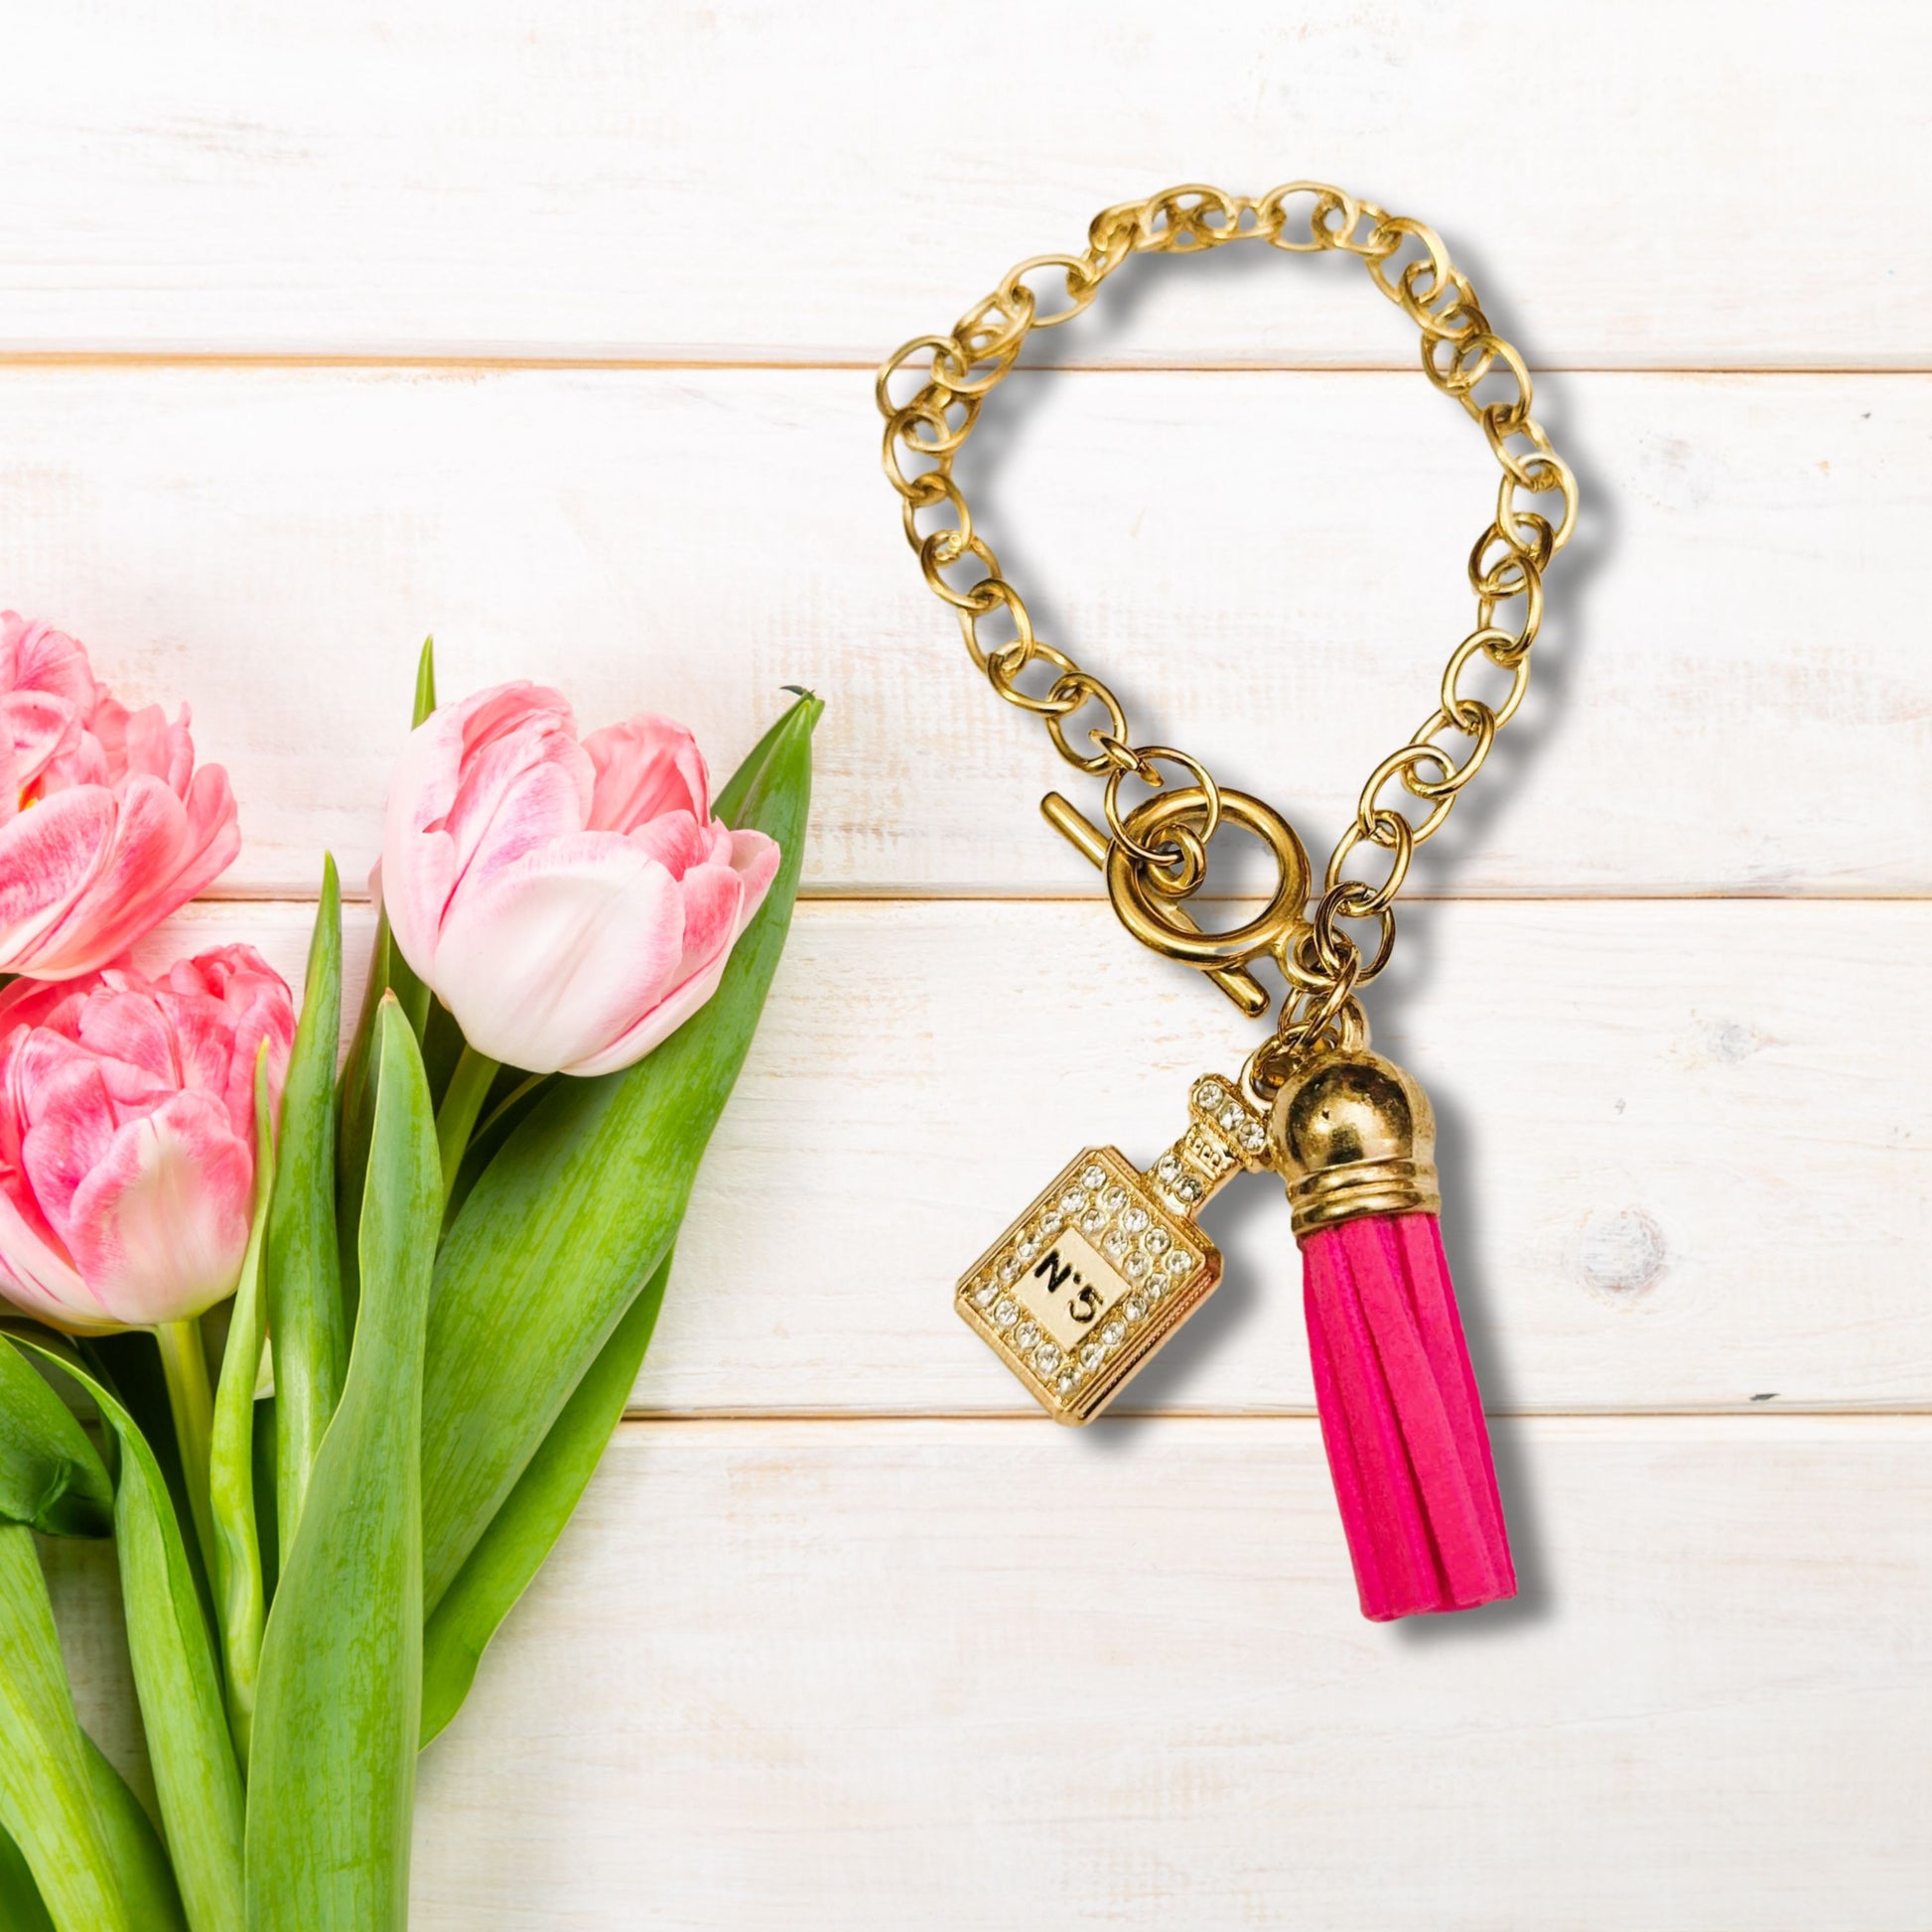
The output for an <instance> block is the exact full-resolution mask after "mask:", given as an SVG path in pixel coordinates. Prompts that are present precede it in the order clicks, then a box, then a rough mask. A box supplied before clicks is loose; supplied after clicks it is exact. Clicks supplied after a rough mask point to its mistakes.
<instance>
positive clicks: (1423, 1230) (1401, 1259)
mask: <svg viewBox="0 0 1932 1932" xmlns="http://www.w3.org/2000/svg"><path fill="white" fill-rule="evenodd" d="M1302 1254H1303V1282H1304V1297H1305V1300H1306V1303H1307V1307H1308V1319H1309V1346H1310V1349H1311V1352H1312V1354H1313V1358H1314V1393H1315V1400H1316V1403H1317V1405H1318V1406H1319V1408H1320V1411H1321V1436H1322V1440H1323V1442H1324V1443H1325V1444H1326V1445H1327V1449H1328V1467H1329V1469H1330V1470H1331V1471H1332V1473H1333V1475H1334V1480H1335V1494H1336V1496H1337V1497H1338V1498H1339V1499H1340V1503H1341V1519H1342V1523H1343V1526H1344V1527H1345V1528H1346V1530H1347V1532H1348V1551H1349V1555H1350V1556H1351V1557H1352V1558H1353V1559H1354V1564H1355V1583H1356V1586H1357V1587H1358V1588H1359V1589H1360V1591H1361V1598H1362V1614H1363V1615H1364V1616H1370V1617H1374V1618H1375V1619H1376V1620H1377V1621H1378V1622H1385V1621H1387V1620H1389V1619H1390V1618H1393V1617H1399V1616H1415V1615H1417V1614H1418V1613H1420V1612H1423V1611H1429V1610H1466V1609H1470V1608H1473V1607H1474V1606H1475V1605H1476V1604H1478V1603H1493V1602H1494V1601H1496V1600H1497V1598H1499V1597H1504V1596H1514V1595H1515V1594H1516V1571H1515V1567H1514V1565H1513V1564H1512V1563H1511V1562H1510V1558H1509V1534H1508V1532H1507V1531H1506V1530H1505V1529H1504V1527H1503V1512H1502V1502H1501V1499H1500V1498H1499V1497H1498V1495H1497V1493H1496V1471H1495V1466H1494V1464H1493V1463H1492V1461H1491V1460H1490V1455H1489V1431H1488V1427H1487V1425H1486V1424H1485V1423H1484V1421H1483V1417H1482V1399H1481V1397H1480V1396H1479V1395H1478V1394H1477V1392H1476V1379H1475V1373H1474V1371H1473V1370H1472V1369H1471V1368H1470V1366H1469V1350H1468V1347H1467V1345H1466V1344H1465V1343H1464V1341H1463V1339H1462V1323H1461V1321H1460V1319H1459V1318H1458V1317H1457V1315H1456V1311H1455V1292H1454V1290H1453V1289H1452V1288H1451V1287H1450V1285H1449V1263H1448V1260H1447V1259H1446V1258H1445V1256H1444V1254H1443V1238H1442V1235H1441V1233H1440V1232H1439V1231H1438V1228H1437V1225H1436V1216H1435V1215H1434V1214H1422V1213H1414V1214H1398V1215H1393V1216H1391V1215H1364V1216H1362V1217H1360V1218H1359V1219H1356V1220H1351V1221H1344V1222H1342V1223H1341V1224H1340V1225H1339V1226H1337V1227H1326V1228H1320V1229H1317V1230H1315V1231H1314V1232H1313V1233H1311V1234H1310V1235H1308V1236H1307V1237H1306V1238H1305V1239H1304V1241H1303V1244H1302Z"/></svg>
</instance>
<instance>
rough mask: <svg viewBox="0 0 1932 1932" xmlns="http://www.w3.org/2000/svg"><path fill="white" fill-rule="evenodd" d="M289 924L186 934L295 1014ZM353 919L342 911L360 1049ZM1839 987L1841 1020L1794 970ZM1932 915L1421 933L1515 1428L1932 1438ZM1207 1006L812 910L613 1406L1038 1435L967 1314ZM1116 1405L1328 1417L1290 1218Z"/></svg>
mask: <svg viewBox="0 0 1932 1932" xmlns="http://www.w3.org/2000/svg"><path fill="white" fill-rule="evenodd" d="M310 916H311V914H310V910H309V908H308V907H306V906H301V905H278V906H256V905H247V906H244V905H214V906H206V907H202V908H198V910H197V911H196V912H195V913H194V914H193V915H192V916H191V917H189V918H188V919H186V920H183V921H178V922H177V923H176V924H175V925H174V926H173V927H172V928H170V930H169V931H168V932H167V933H166V934H164V935H163V937H162V938H161V939H160V940H159V941H157V942H156V943H155V945H154V946H153V948H152V949H151V950H152V955H153V956H160V955H162V954H165V953H167V952H169V951H171V950H172V949H174V948H176V947H177V946H179V947H182V948H191V947H197V946H201V945H204V944H207V943H209V941H210V940H211V938H212V937H213V936H215V935H220V936H243V935H245V936H247V937H249V938H251V939H252V940H254V941H255V942H256V943H258V944H260V945H261V946H262V948H263V950H264V951H265V952H266V953H267V954H268V955H269V956H270V958H271V959H272V960H273V961H274V962H275V963H276V964H277V965H278V966H279V967H280V968H281V970H282V971H283V972H284V973H287V974H289V975H290V976H291V977H293V976H294V974H295V972H296V969H297V967H298V966H299V963H300V960H301V957H302V952H303V947H304V946H305V944H306V940H307V931H308V923H309V919H310ZM367 930H368V917H367V913H366V910H365V909H364V908H355V909H353V910H352V911H351V914H350V921H349V932H348V940H347V952H348V958H349V961H350V968H349V977H350V980H351V985H350V988H349V989H348V998H347V999H346V1000H345V1012H346V1013H347V1014H349V1015H352V1014H353V1012H354V1011H355V1003H356V1000H357V998H358V997H359V981H360V976H361V973H362V971H363V963H364V957H365V954H366V950H367ZM1835 950H1836V951H1837V953H1838V954H1839V956H1842V957H1850V958H1856V959H1857V960H1858V961H1859V962H1860V972H1861V978H1860V991H1859V998H1858V999H1857V1001H1856V1002H1847V1001H1842V1000H1836V999H1828V998H1821V997H1820V989H1819V986H1818V984H1817V982H1816V980H1815V979H1814V978H1813V977H1812V976H1811V973H1810V971H1809V969H1808V966H1807V962H1810V961H1813V960H1816V959H1818V958H1820V957H1822V956H1826V955H1828V954H1830V953H1832V952H1834V951H1835ZM1928 950H1932V906H1919V905H1911V906H1905V905H1896V904H1885V905H1863V906H1860V905H1849V904H1835V905H1827V904H1805V903H1795V902H1778V901H1747V900H1738V901H1729V902H1725V901H1695V902H1689V903H1671V902H1653V903H1641V902H1637V903H1625V904H1587V903H1571V904H1529V905H1515V904H1494V903H1492V904H1482V905H1453V906H1450V905H1435V906H1428V907H1423V908H1418V910H1417V911H1416V912H1415V914H1414V915H1413V917H1412V919H1411V921H1410V928H1409V932H1408V949H1407V953H1406V958H1405V960H1404V962H1403V964H1402V965H1401V966H1399V967H1398V968H1397V969H1395V970H1394V971H1392V973H1391V975H1390V978H1389V983H1388V985H1387V989H1386V993H1385V994H1384V995H1383V996H1382V997H1380V998H1378V1000H1377V1001H1376V1003H1375V1010H1376V1012H1377V1014H1378V1016H1384V1017H1385V1021H1384V1025H1383V1027H1382V1031H1381V1032H1380V1033H1379V1034H1378V1039H1379V1040H1380V1041H1381V1042H1382V1043H1383V1044H1384V1045H1385V1046H1387V1048H1388V1049H1389V1050H1390V1051H1392V1052H1394V1053H1396V1054H1397V1055H1398V1056H1400V1057H1402V1058H1404V1059H1405V1060H1406V1061H1407V1062H1408V1063H1409V1064H1411V1065H1412V1066H1414V1067H1415V1069H1416V1070H1417V1071H1418V1072H1419V1073H1420V1074H1421V1075H1422V1076H1423V1078H1424V1079H1425V1080H1426V1081H1427V1083H1428V1085H1429V1088H1430V1091H1431V1093H1432V1096H1433V1098H1434V1100H1435V1103H1436V1107H1437V1111H1438V1115H1439V1118H1440V1122H1441V1127H1442V1137H1443V1149H1442V1161H1443V1171H1444V1182H1445V1190H1446V1198H1447V1207H1446V1213H1445V1222H1446V1232H1447V1239H1448V1241H1449V1251H1450V1258H1451V1261H1452V1263H1453V1265H1454V1267H1455V1269H1456V1274H1457V1286H1458V1292H1459V1294H1460V1296H1461V1299H1462V1303H1463V1309H1464V1313H1465V1316H1466V1319H1467V1322H1468V1326H1469V1329H1470V1332H1471V1341H1472V1346H1473V1348H1474V1351H1475V1354H1476V1358H1477V1362H1478V1366H1479V1368H1480V1370H1481V1373H1482V1379H1483V1385H1484V1389H1485V1393H1486V1395H1487V1397H1488V1400H1489V1402H1490V1404H1491V1405H1492V1406H1493V1407H1495V1408H1498V1409H1506V1410H1528V1411H1551V1410H1555V1411H1578V1410H1590V1411H1616V1410H1623V1411H1644V1410H1659V1409H1728V1410H1740V1409H1750V1408H1755V1407H1763V1406H1766V1405H1767V1404H1769V1405H1776V1406H1778V1407H1785V1408H1789V1407H1798V1408H1824V1409H1830V1408H1847V1407H1850V1408H1916V1407H1922V1406H1926V1405H1932V1306H1929V1305H1928V1303H1927V1299H1926V1294H1925V1270H1924V1256H1925V1255H1926V1253H1927V1252H1932V1188H1929V1187H1928V1184H1927V1183H1928V1177H1932V1168H1929V1167H1928V1164H1929V1163H1932V1040H1929V1039H1928V1035H1927V1033H1926V1030H1925V1028H1924V1026H1923V1024H1922V1022H1921V1017H1920V1007H1921V1004H1922V986H1923V980H1924V970H1925V969H1924V962H1925V959H1926V957H1927V954H1928ZM1242 1043H1243V1042H1242V1035H1241V1033H1240V1031H1239V1030H1238V1028H1237V1025H1236V1024H1235V1022H1234V1020H1233V1016H1232V1015H1231V1013H1229V1012H1227V1011H1225V1010H1224V1007H1223V1003H1222V1002H1221V1000H1220V998H1219V996H1218V995H1217V994H1215V993H1214V992H1213V991H1212V990H1211V989H1210V988H1208V987H1206V986H1205V985H1202V984H1195V983H1192V982H1181V983H1178V984H1176V975H1175V973H1174V970H1173V968H1170V967H1167V966H1165V965H1164V964H1163V963H1162V962H1160V961H1158V960H1156V959H1155V958H1154V957H1153V956H1152V955H1143V954H1141V953H1139V952H1138V951H1137V950H1136V949H1135V948H1133V947H1130V946H1127V945H1125V944H1124V943H1123V942H1122V940H1121V937H1120V934H1119V932H1118V930H1117V928H1116V927H1115V926H1114V924H1113V921H1112V918H1111V915H1110V914H1109V912H1108V911H1107V910H1106V908H1104V907H1102V906H1098V905H1084V904H1077V903H1066V904H1024V903H1023V904H984V903H972V902H949V903H939V904H920V903H916V902H915V903H899V904H883V903H872V902H866V901H850V902H843V903H830V904H827V903H813V904H807V905H805V906H803V907H801V909H800V911H799V915H798V918H797V920H796V922H795V923H794V925H793V928H792V938H791V943H790V949H789V951H788V953H787V955H786V958H785V962H784V965H783V967H782V968H781V970H780V972H779V976H778V980H777V984H776V987H775V989H774V991H773V993H772V997H771V1001H770V1004H769V1006H768V1007H767V1009H766V1012H765V1018H764V1021H763V1024H762V1027H761V1028H760V1031H759V1036H758V1040H757V1042H756V1044H755V1046H754V1048H753V1052H752V1056H751V1059H750V1061H749V1063H748V1065H747V1069H746V1072H745V1076H744V1078H743V1080H742V1081H741V1082H740V1085H739V1088H738V1090H737V1092H736V1094H735V1095H734V1096H733V1099H732V1101H731V1104H730V1106H729V1107H728V1109H727V1111H726V1113H725V1117H724V1120H723V1123H722V1124H721V1126H720V1128H719V1131H718V1134H717V1137H716V1139H715V1140H714V1142H713V1145H712V1148H711V1151H710V1153H709V1154H708V1156H707V1158H706V1161H705V1165H704V1168H703V1170H702V1171H701V1173H700V1175H699V1180H698V1185H697V1190H696V1193H695V1195H694V1197H693V1200H692V1205H691V1211H690V1216H689V1219H688V1221H687V1224H686V1228H685V1232H684V1235H683V1237H682V1239H681V1241H680V1244H679V1251H678V1261H677V1268H676V1272H675V1274H674V1276H673V1279H672V1283H671V1288H670V1292H669V1295H668V1296H667V1298H666V1302H665V1307H664V1312H663V1315H662V1317H661V1320H660V1322H659V1326H658V1330H657V1334H656V1338H655V1339H654V1341H653V1342H652V1345H651V1352H650V1354H649V1356H648V1358H647V1359H646V1362H645V1366H644V1372H643V1375H642V1378H641V1380H640V1382H639V1384H638V1390H637V1397H636V1400H637V1402H638V1404H639V1405H640V1406H641V1407H643V1408H645V1409H648V1410H652V1411H661V1412H671V1413H675V1414H689V1413H694V1412H695V1413H717V1412H725V1413H731V1414H744V1413H749V1412H779V1413H782V1412H790V1413H799V1412H804V1413H828V1414H847V1415H851V1414H868V1413H897V1414H906V1413H912V1414H919V1413H930V1412H943V1413H948V1414H951V1413H971V1412H1007V1413H1014V1412H1017V1411H1020V1410H1022V1409H1029V1410H1030V1407H1031V1405H1030V1402H1029V1399H1028V1398H1027V1397H1026V1396H1025V1395H1024V1394H1023V1393H1022V1392H1021V1390H1020V1388H1019V1385H1018V1384H1017V1383H1015V1382H1013V1381H1012V1379H1011V1378H1010V1377H1009V1376H1008V1375H1007V1373H1006V1371H1005V1370H1004V1369H1003V1368H1001V1367H1000V1366H999V1364H998V1363H997V1362H996V1361H995V1360H994V1359H993V1357H992V1356H991V1355H990V1354H989V1353H988V1351H987V1350H986V1349H985V1347H984V1346H983V1345H982V1344H981V1343H980V1342H978V1341H977V1340H975V1339H974V1338H973V1336H972V1335H971V1334H970V1333H969V1332H968V1331H967V1330H966V1328H965V1327H964V1326H963V1325H962V1324H961V1323H960V1322H959V1320H958V1318H957V1317H956V1315H955V1314H954V1313H953V1311H952V1307H951V1287H952V1283H953V1281H954V1279H955V1278H956V1277H957V1275H958V1274H959V1272H960V1271H961V1270H962V1269H964V1268H965V1267H967V1266H968V1265H970V1263H971V1262H972V1260H973V1258H974V1257H975V1256H976V1255H978V1254H979V1253H981V1252H982V1251H983V1250H984V1249H985V1247H986V1246H987V1245H988V1243H990V1242H991V1241H992V1240H993V1239H994V1238H995V1237H996V1236H997V1235H998V1234H999V1232H1000V1231H1001V1229H1002V1228H1003V1227H1004V1226H1005V1225H1006V1224H1007V1222H1008V1221H1009V1220H1011V1218H1012V1217H1013V1216H1014V1215H1015V1214H1017V1213H1018V1212H1019V1211H1020V1210H1021V1208H1023V1207H1024V1206H1025V1205H1026V1203H1027V1202H1028V1201H1029V1200H1031V1199H1032V1198H1033V1197H1034V1195H1035V1193H1036V1192H1037V1191H1038V1189H1039V1188H1040V1187H1041V1186H1042V1185H1043V1184H1044V1183H1045V1182H1046V1180H1048V1179H1049V1178H1050V1177H1051V1176H1052V1175H1053V1174H1054V1173H1056V1172H1057V1171H1058V1170H1059V1168H1060V1167H1061V1166H1062V1165H1063V1164H1064V1163H1065V1162H1066V1161H1068V1160H1070V1159H1071V1158H1072V1157H1073V1156H1074V1155H1075V1154H1076V1153H1077V1152H1078V1151H1079V1150H1080V1148H1081V1147H1083V1146H1088V1145H1095V1144H1107V1143H1112V1144H1116V1145H1118V1146H1119V1147H1120V1148H1121V1149H1122V1150H1123V1151H1124V1152H1126V1153H1127V1154H1128V1155H1129V1156H1130V1157H1135V1158H1140V1159H1144V1160H1151V1159H1152V1158H1153V1157H1154V1156H1155V1155H1156V1154H1158V1153H1159V1152H1160V1151H1161V1149H1163V1148H1164V1147H1166V1146H1167V1145H1168V1143H1169V1142H1170V1141H1171V1140H1172V1139H1173V1135H1174V1134H1175V1132H1177V1131H1178V1127H1179V1125H1180V1123H1181V1121H1182V1120H1183V1118H1184V1097H1185V1093H1186V1088H1187V1084H1188V1082H1189V1081H1190V1080H1191V1079H1192V1077H1193V1076H1194V1075H1195V1074H1196V1073H1199V1072H1201V1071H1203V1070H1205V1069H1206V1068H1208V1067H1211V1066H1220V1067H1221V1068H1222V1069H1223V1070H1232V1068H1233V1064H1234V1059H1233V1056H1234V1055H1235V1053H1237V1052H1238V1051H1240V1050H1242ZM1207 1226H1208V1230H1209V1232H1210V1233H1211V1234H1212V1235H1213V1236H1214V1237H1215V1238H1216V1240H1217V1241H1219V1242H1220V1243H1221V1244H1222V1245H1223V1247H1224V1249H1225V1250H1226V1253H1227V1260H1228V1279H1227V1280H1226V1282H1225V1283H1224V1285H1223V1286H1222V1287H1221V1288H1220V1289H1219V1290H1218V1291H1217V1292H1216V1295H1215V1298H1214V1300H1213V1301H1212V1302H1211V1303H1210V1304H1209V1305H1208V1306H1207V1308H1206V1309H1205V1310H1203V1311H1202V1312H1201V1313H1200V1314H1199V1315H1198V1316H1197V1317H1196V1318H1195V1319H1194V1321H1193V1322H1192V1324H1191V1325H1190V1326H1189V1328H1188V1329H1187V1331H1186V1333H1185V1335H1184V1336H1182V1337H1181V1338H1180V1339H1178V1340H1176V1341H1175V1342H1174V1343H1173V1344H1172V1345H1171V1346H1170V1347H1169V1348H1168V1349H1167V1350H1166V1351H1165V1353H1164V1354H1163V1355H1162V1357H1161V1358H1160V1360H1159V1361H1158V1362H1157V1363H1156V1364H1155V1365H1153V1366H1152V1367H1150V1368H1149V1369H1148V1370H1147V1371H1146V1372H1145V1373H1144V1374H1143V1375H1142V1376H1141V1377H1140V1378H1139V1379H1138V1380H1137V1381H1136V1382H1135V1384H1134V1385H1133V1387H1132V1389H1131V1390H1130V1391H1129V1392H1128V1394H1127V1395H1126V1396H1125V1397H1124V1398H1123V1401H1124V1402H1125V1404H1126V1405H1127V1406H1128V1407H1129V1408H1131V1409H1143V1410H1146V1409H1152V1410H1184V1411H1193V1412H1200V1411H1207V1412H1215V1413H1228V1412H1257V1411H1260V1412H1268V1411H1281V1410H1307V1409H1310V1408H1311V1406H1312V1397H1311V1387H1310V1380H1309V1365H1308V1351H1307V1344H1306V1341H1305V1339H1304V1335H1303V1324H1302V1313H1301V1294H1300V1286H1299V1284H1300V1279H1301V1267H1300V1260H1299V1257H1298V1256H1297V1254H1296V1252H1295V1249H1294V1245H1293V1240H1292V1237H1291V1236H1290V1234H1289V1230H1288V1214H1287V1209H1286V1206H1285V1204H1284V1203H1283V1202H1282V1200H1281V1198H1280V1192H1279V1189H1278V1187H1277V1186H1276V1185H1274V1184H1273V1183H1272V1182H1270V1181H1268V1180H1266V1179H1265V1178H1261V1179H1256V1180H1253V1181H1247V1182H1243V1183H1241V1184H1240V1185H1238V1186H1236V1187H1233V1188H1231V1189H1230V1190H1229V1192H1228V1193H1227V1194H1226V1195H1224V1196H1223V1197H1222V1199H1221V1200H1220V1201H1219V1202H1217V1203H1216V1204H1215V1206H1214V1207H1213V1208H1211V1209H1210V1210H1209V1215H1208V1220H1207Z"/></svg>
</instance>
